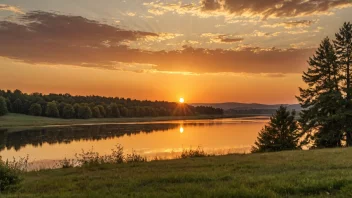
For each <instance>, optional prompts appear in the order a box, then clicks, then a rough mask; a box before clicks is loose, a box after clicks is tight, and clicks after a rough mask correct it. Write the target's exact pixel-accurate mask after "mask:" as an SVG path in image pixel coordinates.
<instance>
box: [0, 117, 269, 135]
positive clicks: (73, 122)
mask: <svg viewBox="0 0 352 198" xmlns="http://www.w3.org/2000/svg"><path fill="white" fill-rule="evenodd" d="M259 116H263V117H268V116H270V115H265V114H262V115H198V116H168V117H133V118H92V119H61V118H49V117H40V116H29V115H24V114H14V113H10V114H8V115H5V116H2V117H0V131H6V132H16V131H21V130H25V129H37V128H39V129H40V128H50V127H68V126H80V125H105V124H129V123H130V124H133V123H138V124H140V123H145V122H167V121H187V120H202V119H210V120H215V119H226V118H246V117H259Z"/></svg>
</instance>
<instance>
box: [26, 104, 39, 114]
mask: <svg viewBox="0 0 352 198" xmlns="http://www.w3.org/2000/svg"><path fill="white" fill-rule="evenodd" d="M29 114H30V115H34V116H41V115H42V106H40V104H37V103H33V104H32V105H31V107H29Z"/></svg>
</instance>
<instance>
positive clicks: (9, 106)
mask: <svg viewBox="0 0 352 198" xmlns="http://www.w3.org/2000/svg"><path fill="white" fill-rule="evenodd" d="M5 101H6V106H7V111H8V112H12V111H13V110H12V104H11V101H10V99H9V98H6V99H5Z"/></svg>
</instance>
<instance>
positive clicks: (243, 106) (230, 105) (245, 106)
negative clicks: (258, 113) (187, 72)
mask: <svg viewBox="0 0 352 198" xmlns="http://www.w3.org/2000/svg"><path fill="white" fill-rule="evenodd" d="M191 105H193V106H212V107H214V108H221V109H224V110H230V109H233V110H249V109H277V108H279V107H280V105H284V106H287V107H288V109H290V110H292V109H294V110H296V111H300V110H301V109H302V108H301V106H300V105H299V104H274V105H268V104H259V103H238V102H226V103H193V104H191Z"/></svg>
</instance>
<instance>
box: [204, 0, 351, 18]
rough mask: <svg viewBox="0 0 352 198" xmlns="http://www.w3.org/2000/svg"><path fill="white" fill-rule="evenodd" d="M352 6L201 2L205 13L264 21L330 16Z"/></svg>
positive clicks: (313, 0)
mask: <svg viewBox="0 0 352 198" xmlns="http://www.w3.org/2000/svg"><path fill="white" fill-rule="evenodd" d="M351 5H352V2H351V1H350V0H247V1H244V0H201V10H202V11H204V12H222V13H227V14H231V15H235V16H255V17H256V16H259V17H262V18H263V19H266V18H270V17H297V16H309V15H314V14H329V13H331V10H333V9H335V8H344V7H349V6H351Z"/></svg>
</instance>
